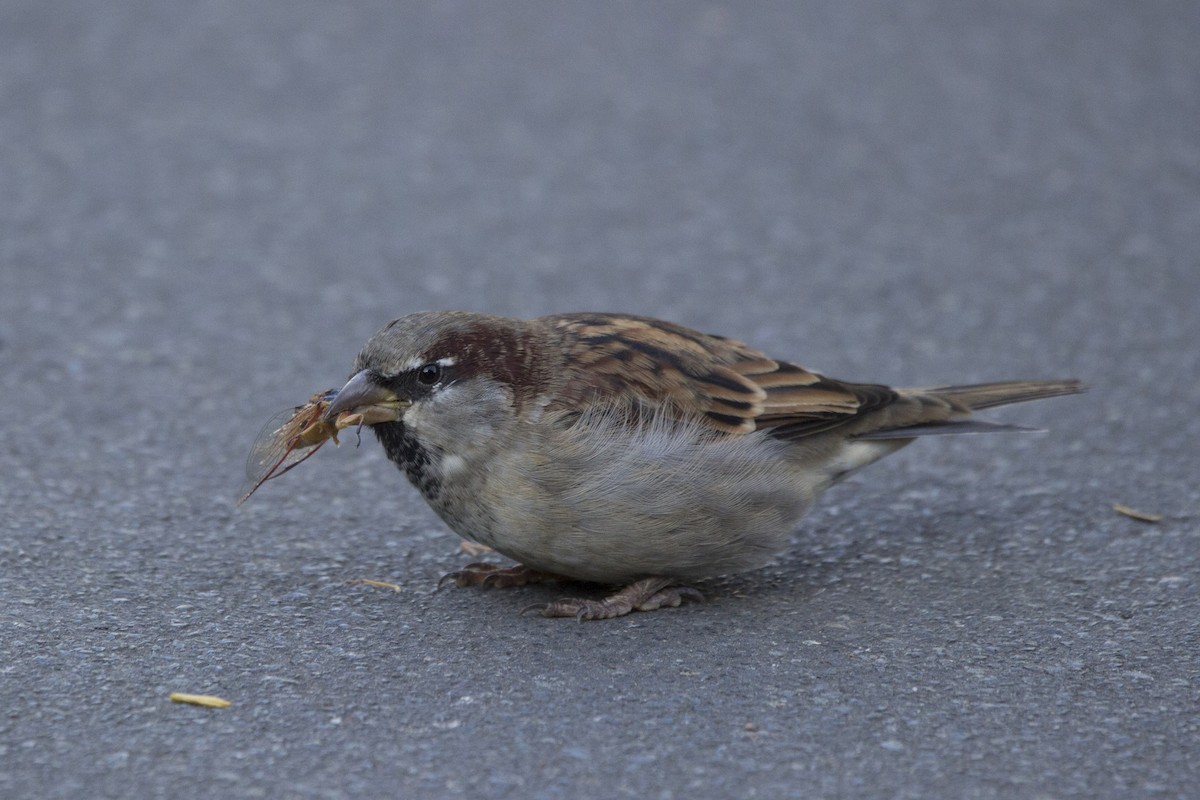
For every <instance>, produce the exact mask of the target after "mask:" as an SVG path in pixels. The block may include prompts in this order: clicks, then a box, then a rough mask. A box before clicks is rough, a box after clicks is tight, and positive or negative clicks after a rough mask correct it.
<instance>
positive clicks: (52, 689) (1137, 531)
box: [0, 0, 1200, 800]
mask: <svg viewBox="0 0 1200 800" xmlns="http://www.w3.org/2000/svg"><path fill="white" fill-rule="evenodd" d="M1198 42H1200V5H1197V4H1195V3H1186V2H1175V3H1172V2H1162V3H1123V2H1083V1H1082V0H1079V1H1078V2H1073V1H1070V0H1064V1H1063V2H1046V0H1036V1H1035V0H1018V1H1017V2H1010V3H1003V4H994V3H983V2H958V1H957V0H942V1H941V2H934V1H932V0H914V2H906V3H891V2H853V1H852V2H845V3H823V4H818V3H763V4H733V3H685V2H679V3H654V4H651V3H586V4H585V3H551V2H545V3H531V2H519V3H477V4H476V3H466V2H443V1H441V0H439V1H438V2H431V3H424V4H405V3H388V2H372V1H370V0H368V1H367V2H359V3H324V2H321V3H317V2H305V3H295V2H277V1H272V2H263V3H229V2H219V1H218V0H198V1H196V2H188V3H176V2H151V1H150V0H144V1H142V2H133V1H131V0H114V1H113V2H106V3H92V2H83V1H82V0H63V1H62V2H55V3H46V2H34V1H32V0H9V1H8V2H4V3H2V4H0V186H2V187H3V189H2V190H0V392H2V395H3V397H4V398H5V403H4V409H5V413H4V414H3V415H2V417H0V419H2V421H0V432H2V433H3V446H2V447H0V511H2V513H0V796H2V797H5V798H35V797H36V798H75V797H87V798H95V797H123V798H143V797H146V798H149V797H220V798H255V797H268V798H361V797H406V798H425V797H428V798H441V797H489V798H490V797H495V798H559V797H580V798H587V797H604V798H626V797H629V798H638V799H639V800H649V799H650V798H655V799H656V800H658V799H659V798H710V797H711V798H731V797H738V798H742V797H746V798H750V797H753V798H875V797H879V798H933V797H946V798H949V797H954V798H1140V797H1149V798H1185V797H1195V796H1196V792H1197V791H1198V790H1197V786H1200V546H1198V545H1200V525H1198V519H1200V486H1198V483H1200V482H1198V480H1197V477H1198V474H1200V467H1198V465H1200V444H1198V443H1200V414H1198V408H1200V404H1198V402H1197V400H1198V393H1197V378H1198V376H1200V344H1198V343H1200V135H1198V131H1200V47H1197V43H1198ZM431 308H462V309H471V310H479V311H488V312H493V313H501V314H511V315H517V316H534V315H538V314H544V313H550V312H555V311H578V310H604V311H627V312H633V313H641V314H650V315H654V316H659V317H664V318H667V319H671V320H674V321H677V322H682V323H685V324H689V325H692V326H694V327H698V328H701V329H703V330H706V331H711V332H715V333H722V334H726V335H730V336H734V337H737V338H740V339H743V340H746V341H749V342H751V343H753V344H755V345H756V346H758V347H761V348H763V349H765V350H767V351H768V352H770V353H772V354H774V355H777V356H779V357H782V358H788V359H791V360H795V361H797V362H799V363H801V364H804V365H805V366H808V367H810V368H813V369H818V370H820V371H822V372H824V373H826V374H829V375H832V376H834V377H838V378H843V379H848V380H859V381H878V382H885V383H891V384H899V385H929V384H938V383H965V382H970V381H986V380H998V379H1009V378H1037V377H1048V378H1055V377H1079V378H1082V379H1084V380H1086V381H1087V382H1088V383H1089V384H1090V385H1091V387H1092V390H1091V391H1090V392H1089V393H1088V394H1086V395H1083V396H1080V397H1073V398H1064V399H1057V400H1052V401H1046V402H1041V403H1036V404H1031V405H1028V406H1023V407H1014V408H1011V409H1002V410H999V411H997V412H996V413H995V414H994V415H993V417H992V418H995V419H998V420H1001V421H1006V422H1014V423H1020V424H1028V425H1034V426H1040V427H1044V428H1046V429H1047V432H1046V433H1044V434H1038V435H1024V434H1022V435H1003V436H1000V435H994V436H967V437H957V438H949V437H939V438H938V440H936V441H933V440H931V441H922V442H919V443H917V444H915V445H913V446H912V447H910V448H908V449H906V450H905V451H903V452H902V453H899V454H897V455H895V456H893V457H890V458H888V459H887V460H885V461H884V462H882V463H880V464H878V465H876V466H873V467H872V468H870V469H869V470H867V471H865V472H863V473H861V474H860V475H858V476H856V477H855V478H853V479H852V480H850V481H848V482H847V483H846V484H844V485H842V486H839V487H837V488H836V489H835V490H834V491H832V492H831V493H830V494H829V495H827V496H826V498H825V500H824V502H823V503H822V504H821V505H820V506H819V507H818V508H816V509H815V510H814V511H813V512H812V514H811V515H810V516H809V518H808V519H807V521H806V523H805V524H804V525H803V527H802V528H801V529H800V530H798V531H796V533H795V535H794V537H793V542H792V546H791V548H790V549H789V550H788V551H787V553H786V554H784V555H783V556H781V557H780V558H779V559H778V560H777V561H776V562H775V563H773V564H772V565H771V566H769V567H767V568H765V569H763V570H760V571H758V572H754V573H750V574H745V575H739V576H733V577H726V578H721V579H716V580H711V581H707V582H704V583H703V584H701V585H700V587H699V588H701V589H702V590H703V591H704V592H705V594H706V596H707V601H706V602H704V603H703V604H690V605H686V606H684V607H681V608H678V609H673V610H667V611H659V612H655V613H648V614H633V615H630V616H628V617H625V618H622V619H617V620H611V621H606V622H601V623H586V624H577V623H575V622H574V621H570V620H548V619H542V618H540V617H534V616H528V615H527V616H520V615H519V614H518V611H519V610H520V609H521V608H523V607H524V606H526V605H528V604H530V603H535V602H544V601H546V600H548V599H553V598H554V597H555V596H557V595H558V594H560V593H561V589H556V588H545V587H531V588H522V589H510V590H503V591H476V590H452V589H448V590H443V591H441V592H437V593H435V592H434V591H433V589H434V586H435V584H436V582H437V579H438V578H439V577H440V576H441V575H442V574H443V573H445V572H447V571H450V570H453V569H455V568H456V567H458V566H460V565H461V564H463V563H464V562H466V561H467V560H468V557H467V556H466V555H465V554H463V553H462V552H460V551H459V549H458V541H457V539H456V538H455V537H454V536H453V535H452V534H450V533H449V532H448V531H447V530H446V529H445V528H444V527H443V526H442V524H441V523H440V522H439V521H438V520H437V518H436V517H435V516H434V515H433V513H432V512H431V511H430V510H429V509H428V508H427V507H426V506H425V505H424V503H423V502H422V501H421V499H420V498H419V496H418V495H417V494H416V492H415V491H414V490H412V489H411V487H409V486H408V484H407V483H406V482H405V481H404V480H403V476H402V475H400V474H399V473H398V472H397V471H396V470H395V469H393V468H392V467H391V466H390V465H389V464H388V463H387V462H386V460H385V459H384V457H383V455H382V452H381V450H380V448H379V447H378V445H377V444H376V443H375V442H374V441H373V439H372V437H369V436H365V437H363V440H362V443H361V446H360V447H356V442H355V441H354V437H353V436H345V437H343V440H342V445H341V447H340V448H334V447H328V448H326V449H324V450H322V451H321V452H320V453H318V454H317V455H316V456H314V457H313V458H312V459H311V460H310V461H308V462H306V463H305V464H303V465H302V466H301V467H299V468H297V469H296V470H294V471H293V472H291V473H289V474H288V475H287V476H285V477H284V478H282V479H280V480H278V481H274V482H272V483H269V484H268V485H266V486H264V487H263V489H262V490H261V491H260V492H259V493H258V494H257V495H255V497H254V498H253V499H252V500H251V501H250V502H249V503H247V504H245V505H244V506H242V507H240V508H235V507H234V504H233V501H234V498H235V495H236V493H237V490H238V488H239V486H240V484H241V482H242V480H243V472H244V459H245V456H246V453H247V451H248V450H249V448H250V445H251V443H252V442H253V441H254V438H255V436H256V435H257V434H258V432H259V428H260V426H261V425H262V423H263V422H264V421H265V420H266V419H267V418H268V417H270V416H271V415H272V414H273V413H274V412H276V411H278V410H279V409H281V408H285V407H287V406H290V405H293V404H296V403H300V402H303V401H304V400H305V399H306V398H307V397H308V396H309V395H310V394H312V393H313V392H314V391H317V390H320V389H325V388H327V387H332V386H337V385H340V383H341V382H342V381H343V380H344V379H345V378H346V376H347V375H348V374H349V372H350V368H351V363H352V360H353V357H354V355H355V353H356V352H357V349H358V347H359V346H360V345H361V344H362V343H363V342H364V341H365V340H366V338H367V336H369V335H370V334H371V333H372V332H373V331H374V330H375V329H376V328H378V327H379V326H381V325H382V324H383V323H385V322H387V321H388V320H390V319H392V318H394V317H397V316H400V315H402V314H405V313H408V312H411V311H416V310H420V309H431ZM1115 504H1123V505H1124V506H1128V507H1131V508H1133V509H1135V510H1137V511H1138V512H1144V513H1146V514H1153V515H1160V516H1161V518H1160V519H1158V520H1157V521H1153V522H1151V521H1143V520H1139V519H1135V518H1133V517H1130V516H1127V515H1125V514H1122V513H1118V512H1117V511H1115V510H1114V505H1115ZM363 579H366V580H370V581H377V582H379V583H375V584H373V583H364V582H360V581H362V580H363ZM356 581H358V582H356ZM387 584H391V585H392V586H389V585H387ZM581 590H582V591H587V587H582V589H581ZM172 692H192V693H202V694H210V695H216V696H219V697H222V698H224V699H226V700H228V701H229V702H230V704H231V705H230V706H229V707H228V708H219V709H218V708H203V707H198V706H192V705H184V704H179V703H173V702H171V701H170V700H169V695H170V694H171V693H172Z"/></svg>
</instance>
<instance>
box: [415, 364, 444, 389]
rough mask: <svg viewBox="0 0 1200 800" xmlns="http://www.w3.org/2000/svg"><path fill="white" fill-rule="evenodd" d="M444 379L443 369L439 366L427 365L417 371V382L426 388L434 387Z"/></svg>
mask: <svg viewBox="0 0 1200 800" xmlns="http://www.w3.org/2000/svg"><path fill="white" fill-rule="evenodd" d="M441 378H442V367H441V365H439V364H426V365H425V366H423V367H421V368H420V369H419V370H417V380H418V381H420V382H421V383H423V384H425V385H426V386H433V385H434V384H435V383H437V382H438V381H439V380H441Z"/></svg>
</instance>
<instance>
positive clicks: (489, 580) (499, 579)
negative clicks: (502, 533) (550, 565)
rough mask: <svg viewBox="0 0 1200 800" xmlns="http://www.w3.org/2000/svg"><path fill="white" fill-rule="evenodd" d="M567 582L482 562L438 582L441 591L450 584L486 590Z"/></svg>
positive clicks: (524, 569)
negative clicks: (478, 587) (480, 587)
mask: <svg viewBox="0 0 1200 800" xmlns="http://www.w3.org/2000/svg"><path fill="white" fill-rule="evenodd" d="M562 580H566V579H565V578H562V577H560V576H558V575H551V574H549V573H546V572H538V571H537V570H536V569H532V568H530V567H527V566H525V565H524V564H516V565H514V566H511V567H506V566H504V565H502V564H491V563H488V562H484V561H480V562H477V563H475V564H467V565H466V566H465V567H463V568H462V569H460V570H456V571H455V572H448V573H446V574H445V575H443V576H442V578H441V580H439V581H438V585H437V588H438V589H441V588H443V587H445V586H446V584H448V583H453V584H454V585H455V586H460V587H462V586H482V587H484V588H485V589H507V588H509V587H511V586H525V585H527V584H530V583H557V582H558V581H562Z"/></svg>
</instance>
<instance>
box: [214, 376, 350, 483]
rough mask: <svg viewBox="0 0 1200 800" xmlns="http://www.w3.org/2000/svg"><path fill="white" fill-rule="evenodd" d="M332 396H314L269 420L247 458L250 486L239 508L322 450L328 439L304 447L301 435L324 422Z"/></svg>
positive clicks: (326, 393) (329, 394)
mask: <svg viewBox="0 0 1200 800" xmlns="http://www.w3.org/2000/svg"><path fill="white" fill-rule="evenodd" d="M332 394H333V392H332V391H330V392H324V393H320V394H316V395H313V398H312V399H311V400H309V401H308V402H307V403H306V404H304V405H302V406H297V407H296V408H291V409H286V410H284V411H280V412H279V413H278V414H275V415H274V416H272V417H271V418H270V419H269V420H267V423H266V424H265V425H264V426H263V428H262V431H261V432H260V433H259V434H258V438H256V439H255V440H254V445H253V446H252V447H251V448H250V455H249V456H247V457H246V483H245V484H244V485H243V487H242V492H241V495H240V497H239V499H238V501H237V504H238V505H239V506H240V505H241V504H242V503H244V502H246V500H248V499H249V497H250V495H252V494H254V493H255V492H256V491H258V487H260V486H262V485H263V484H264V483H266V482H267V481H269V480H271V479H272V478H278V477H279V476H280V475H282V474H283V473H285V472H287V471H288V470H290V469H291V468H292V467H295V466H297V465H298V464H300V462H302V461H304V460H305V459H306V458H308V457H309V456H311V455H313V454H314V453H316V452H317V451H318V450H320V449H321V445H323V444H325V442H326V441H327V438H322V439H318V440H316V441H313V442H312V443H310V444H304V443H302V442H301V440H300V434H301V433H302V432H304V431H305V430H306V429H307V428H309V427H310V426H312V425H313V424H314V423H317V422H319V421H320V418H321V415H322V414H323V413H324V412H325V409H326V408H327V407H328V406H329V401H328V399H327V398H328V397H330V396H331V395H332Z"/></svg>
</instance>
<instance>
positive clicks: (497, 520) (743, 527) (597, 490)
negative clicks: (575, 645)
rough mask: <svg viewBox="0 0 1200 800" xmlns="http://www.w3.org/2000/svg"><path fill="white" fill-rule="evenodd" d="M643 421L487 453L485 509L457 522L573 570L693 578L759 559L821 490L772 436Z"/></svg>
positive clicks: (474, 534) (498, 543)
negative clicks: (546, 450)
mask: <svg viewBox="0 0 1200 800" xmlns="http://www.w3.org/2000/svg"><path fill="white" fill-rule="evenodd" d="M652 433H653V432H651V434H647V435H646V436H643V437H640V438H632V439H631V438H630V437H624V438H623V439H622V438H620V437H612V438H610V439H607V440H605V439H603V438H601V439H599V440H597V439H596V438H595V437H591V438H589V440H588V447H587V448H577V447H572V446H571V445H572V443H571V442H570V441H569V440H568V441H567V442H566V443H565V445H564V443H563V442H561V441H559V442H555V443H554V444H555V445H556V450H555V452H554V454H553V457H552V458H550V457H543V456H541V455H539V454H538V453H537V451H536V450H535V451H534V453H533V454H532V455H530V454H529V453H528V452H527V453H526V455H525V456H523V457H517V456H516V455H513V454H509V455H506V456H503V457H499V458H496V459H494V460H493V462H492V463H491V464H490V465H489V468H488V470H487V475H488V479H487V481H486V482H485V484H484V485H483V486H482V487H480V488H481V492H482V494H481V495H480V497H479V499H481V500H483V503H482V504H481V505H482V506H484V507H487V508H488V509H490V519H487V520H482V519H480V520H477V521H476V527H475V529H474V530H472V531H469V532H468V531H466V530H460V532H461V533H464V535H468V536H469V537H470V538H473V539H475V540H477V541H479V542H481V543H483V544H487V545H488V546H490V547H493V548H495V549H496V550H498V551H500V552H501V553H503V554H504V555H507V556H508V557H510V558H513V559H515V560H517V561H519V562H521V563H523V564H526V565H527V566H530V567H533V568H535V569H539V570H542V571H545V572H551V573H555V574H560V575H565V576H568V577H572V578H577V579H580V580H587V581H596V582H600V583H621V582H627V581H633V580H637V579H638V578H642V577H648V576H670V577H676V578H687V579H694V578H700V577H705V576H712V575H722V574H728V573H734V572H741V571H745V570H748V569H754V568H756V567H760V566H762V565H763V564H765V563H766V562H767V561H769V560H770V558H771V557H772V556H774V555H775V554H776V553H778V552H779V551H780V550H781V549H782V548H783V547H784V546H785V545H786V543H787V540H788V537H789V535H790V534H791V532H792V530H793V529H794V528H795V526H796V523H797V522H798V521H799V519H800V518H801V517H802V516H803V515H804V512H805V511H807V509H808V507H809V506H810V505H811V503H812V501H813V500H814V499H815V497H816V494H817V493H818V492H819V490H820V487H819V486H818V485H817V484H818V482H817V481H815V480H810V479H809V476H808V475H807V474H806V473H803V472H801V471H800V470H799V468H798V467H797V465H796V462H795V461H794V460H791V459H789V458H787V457H786V455H785V451H784V448H783V447H776V445H775V444H774V443H773V442H771V441H767V440H762V439H759V440H755V438H754V436H756V435H751V436H745V437H737V438H735V439H723V440H716V441H711V440H710V441H692V442H687V441H682V442H681V441H679V440H678V439H672V440H670V441H669V442H664V441H662V440H660V439H657V438H654V436H653V435H652ZM596 441H602V442H606V444H604V445H601V446H599V447H598V446H597V445H596V444H595V442H596Z"/></svg>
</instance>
